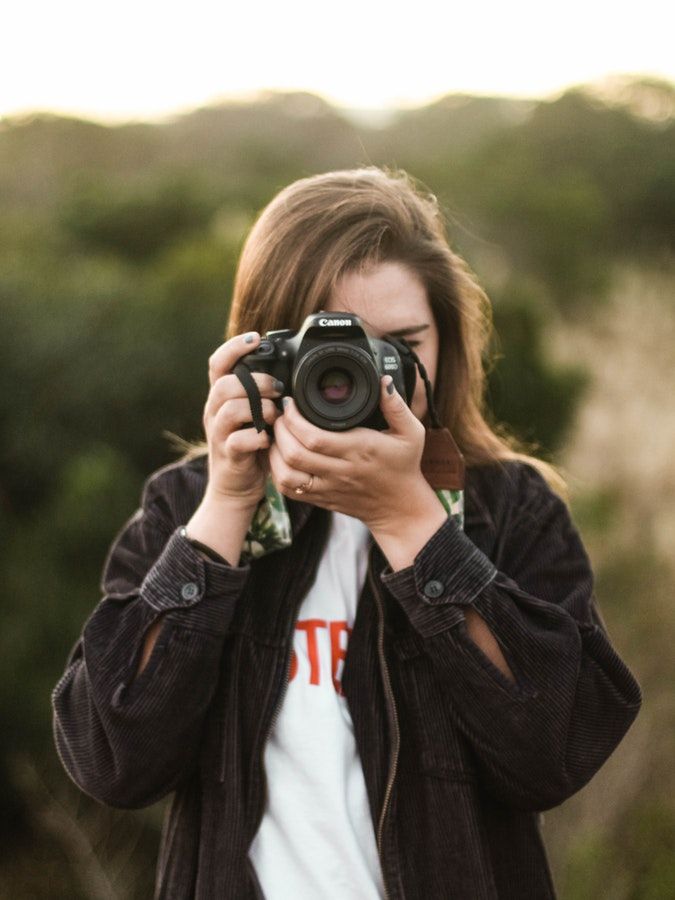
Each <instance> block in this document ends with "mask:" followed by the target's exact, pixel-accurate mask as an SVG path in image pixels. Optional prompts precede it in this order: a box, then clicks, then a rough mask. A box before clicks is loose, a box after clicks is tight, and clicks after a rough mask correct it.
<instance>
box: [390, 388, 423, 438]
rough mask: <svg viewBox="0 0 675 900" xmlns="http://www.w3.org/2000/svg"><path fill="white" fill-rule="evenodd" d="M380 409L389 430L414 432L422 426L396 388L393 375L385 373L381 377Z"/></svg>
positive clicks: (405, 432) (403, 432)
mask: <svg viewBox="0 0 675 900" xmlns="http://www.w3.org/2000/svg"><path fill="white" fill-rule="evenodd" d="M380 409H381V410H382V415H383V416H384V418H385V419H386V420H387V425H389V430H390V431H391V432H394V433H395V434H400V435H410V434H414V433H415V432H416V431H418V430H419V428H420V427H422V423H421V422H420V421H419V419H418V418H417V417H416V416H415V415H414V413H413V412H412V410H411V409H410V407H409V406H408V404H407V403H406V402H405V400H404V399H403V397H402V396H401V395H400V394H399V392H398V391H397V390H396V386H395V385H394V380H393V378H392V377H391V375H384V376H383V377H382V378H381V379H380Z"/></svg>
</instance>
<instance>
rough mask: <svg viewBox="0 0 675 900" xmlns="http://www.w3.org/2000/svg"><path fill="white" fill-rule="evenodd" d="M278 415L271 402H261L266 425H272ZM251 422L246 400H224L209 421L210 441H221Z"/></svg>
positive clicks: (249, 408) (248, 405)
mask: <svg viewBox="0 0 675 900" xmlns="http://www.w3.org/2000/svg"><path fill="white" fill-rule="evenodd" d="M279 415H280V413H279V410H278V409H277V408H276V406H275V405H274V403H273V401H272V400H263V401H262V416H263V419H264V420H265V422H267V423H268V425H274V421H275V419H276V418H277V417H278V416H279ZM251 421H252V416H251V406H250V404H249V402H248V398H244V397H242V398H240V399H235V400H226V401H225V403H223V405H222V406H221V407H220V409H219V410H218V412H217V413H216V415H215V416H214V417H213V418H212V419H211V420H210V423H209V425H210V427H209V432H210V436H211V438H212V440H216V441H222V440H226V439H227V437H228V436H229V435H230V434H231V433H232V432H233V431H236V430H237V429H239V428H241V427H242V425H247V424H248V423H250V422H251Z"/></svg>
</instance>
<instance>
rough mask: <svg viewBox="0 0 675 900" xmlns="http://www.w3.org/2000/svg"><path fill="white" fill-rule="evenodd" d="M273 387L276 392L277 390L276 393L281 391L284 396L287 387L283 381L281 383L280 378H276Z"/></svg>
mask: <svg viewBox="0 0 675 900" xmlns="http://www.w3.org/2000/svg"><path fill="white" fill-rule="evenodd" d="M273 386H274V390H275V391H279V393H280V394H283V392H284V388H285V387H286V385H285V384H284V383H283V381H279V379H278V378H275V379H274V385H273Z"/></svg>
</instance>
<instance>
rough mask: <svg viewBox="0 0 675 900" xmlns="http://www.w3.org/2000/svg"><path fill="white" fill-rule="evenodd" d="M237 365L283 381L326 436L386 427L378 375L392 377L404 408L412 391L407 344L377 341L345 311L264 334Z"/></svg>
mask: <svg viewBox="0 0 675 900" xmlns="http://www.w3.org/2000/svg"><path fill="white" fill-rule="evenodd" d="M241 362H242V363H243V364H244V365H245V366H246V367H247V368H248V369H249V370H250V371H251V372H266V373H268V374H269V375H272V376H273V377H274V378H278V379H279V380H280V381H283V383H284V384H285V385H286V390H287V393H289V394H290V395H291V396H292V397H293V399H294V400H295V402H296V403H297V405H298V409H299V410H300V412H301V413H302V414H303V416H304V417H305V418H306V419H307V420H308V421H310V422H312V423H313V424H314V425H317V426H318V427H319V428H325V429H328V430H330V431H345V430H347V429H348V428H355V427H356V426H362V427H365V428H375V429H377V430H379V431H382V430H384V429H386V428H388V427H389V426H388V424H387V421H386V419H385V418H384V416H383V415H382V413H381V412H380V408H379V403H380V378H381V376H382V375H391V376H392V378H393V381H394V385H395V387H396V390H397V391H398V392H399V394H400V395H401V396H402V397H403V399H404V400H405V402H406V403H407V404H408V405H410V402H411V400H412V396H413V391H414V389H415V378H416V371H415V362H414V360H413V358H412V357H411V355H410V353H409V350H408V348H407V347H406V345H405V344H404V343H403V342H402V341H398V340H396V338H391V337H387V336H385V337H384V338H377V337H375V336H374V335H372V334H370V333H369V332H368V330H367V329H366V327H365V326H364V325H363V323H362V322H361V320H360V319H359V318H358V316H355V315H354V314H353V313H347V312H330V313H327V312H318V313H313V314H312V315H309V316H307V318H306V319H305V321H304V322H303V324H302V327H301V328H300V329H299V331H293V330H290V329H281V330H278V331H268V332H267V333H266V334H265V335H264V336H263V337H262V339H261V341H260V344H259V345H258V348H257V349H256V350H254V351H253V352H252V353H248V354H247V355H246V356H244V357H242V359H241Z"/></svg>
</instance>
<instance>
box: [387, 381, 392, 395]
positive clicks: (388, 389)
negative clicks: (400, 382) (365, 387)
mask: <svg viewBox="0 0 675 900" xmlns="http://www.w3.org/2000/svg"><path fill="white" fill-rule="evenodd" d="M387 393H388V394H393V393H394V382H393V381H390V382H389V384H388V385H387Z"/></svg>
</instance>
